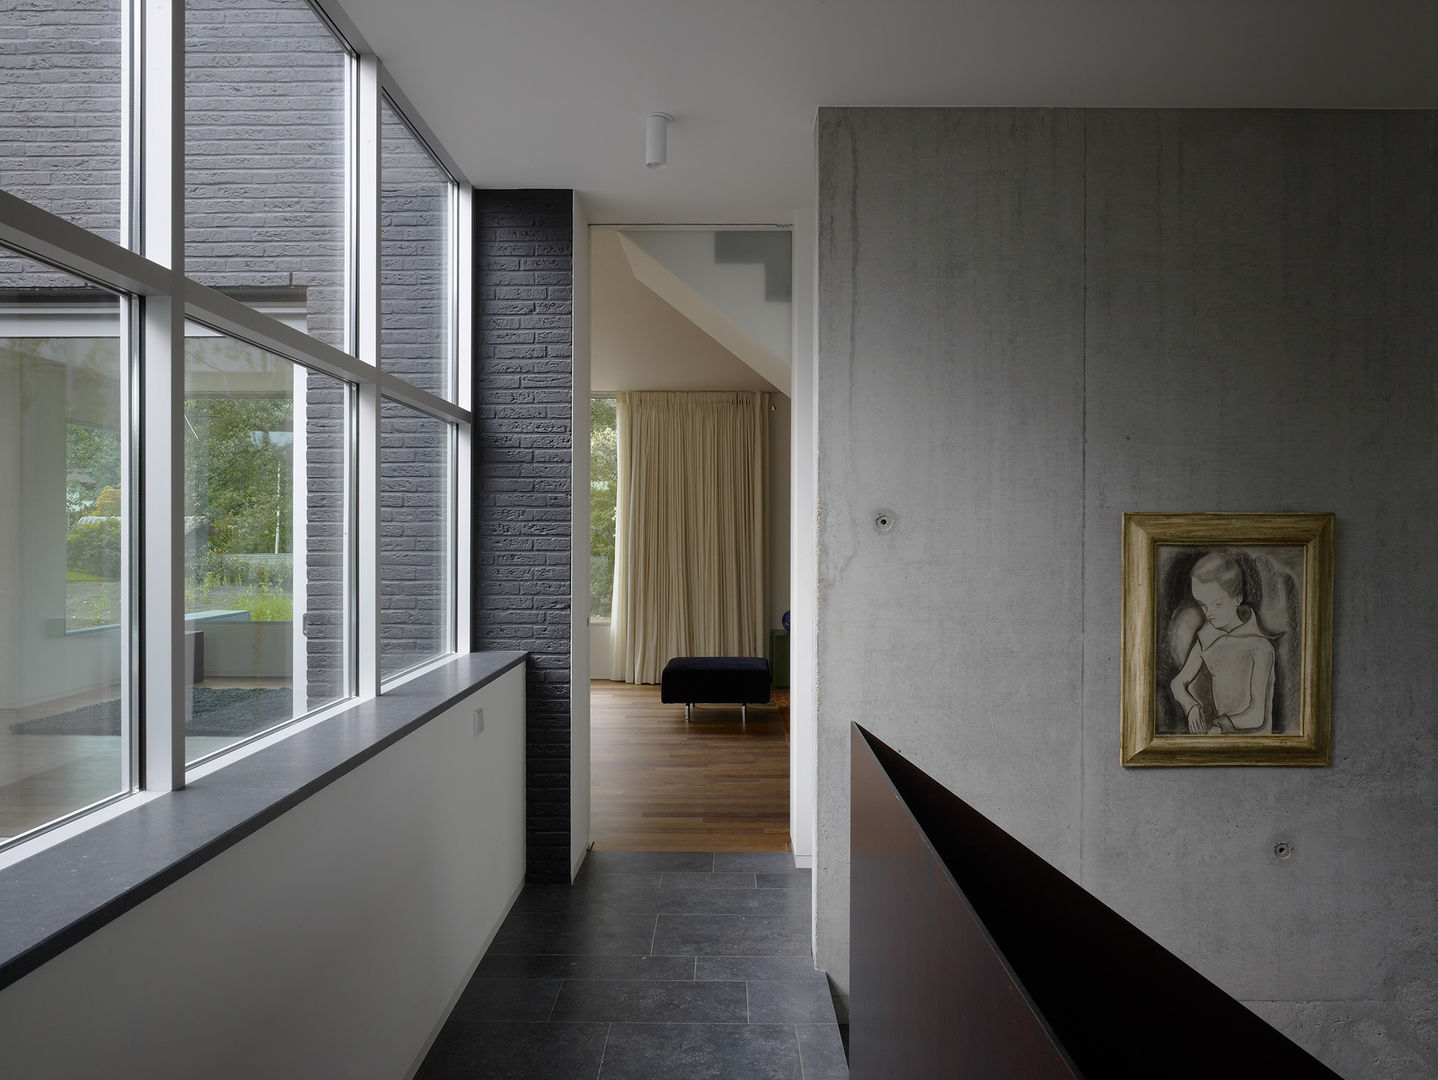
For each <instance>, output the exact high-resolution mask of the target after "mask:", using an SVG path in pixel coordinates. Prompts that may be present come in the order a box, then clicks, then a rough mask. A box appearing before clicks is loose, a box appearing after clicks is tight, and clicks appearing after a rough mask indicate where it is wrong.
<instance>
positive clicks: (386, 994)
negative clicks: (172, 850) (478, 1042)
mask: <svg viewBox="0 0 1438 1080" xmlns="http://www.w3.org/2000/svg"><path fill="white" fill-rule="evenodd" d="M476 707H483V708H484V710H485V727H484V732H483V733H482V734H481V735H479V736H477V737H476V736H475V735H474V733H473V721H472V716H473V710H474V709H475V708H476ZM523 760H524V675H523V673H522V672H521V671H520V670H518V669H515V670H512V671H510V672H508V673H506V674H505V675H503V676H501V677H500V678H499V679H496V680H495V681H494V682H492V683H490V684H489V685H488V686H485V687H484V688H483V689H481V690H479V691H478V692H477V693H476V694H474V695H472V696H471V697H470V698H468V699H467V700H466V701H464V702H463V703H461V704H459V705H456V706H455V707H454V708H452V709H450V710H449V711H448V712H446V713H444V714H443V715H442V716H439V717H437V718H435V719H434V720H432V721H431V722H430V723H429V724H427V725H426V726H424V727H423V728H421V729H420V730H418V731H416V732H415V733H413V734H412V735H409V736H408V737H406V738H404V739H402V740H400V741H399V742H398V743H396V744H395V745H394V746H392V747H390V748H389V749H387V750H386V751H384V752H383V753H382V754H380V755H378V756H377V757H375V758H372V759H371V760H369V761H367V762H365V763H364V764H363V765H361V766H359V767H358V768H357V769H355V770H354V771H353V772H351V773H349V774H348V775H346V776H344V777H343V778H341V779H340V780H338V781H336V782H335V783H334V784H332V785H330V786H329V787H328V788H326V789H324V790H323V791H321V792H319V793H317V794H316V795H314V796H312V797H311V798H309V799H307V800H306V801H305V802H303V803H301V804H300V805H299V806H298V807H296V808H295V809H293V810H291V811H290V812H289V813H286V814H284V815H283V816H281V817H280V818H278V819H277V820H275V821H274V822H272V823H271V824H269V825H267V826H265V827H264V828H262V829H260V830H259V831H258V832H256V833H254V834H253V835H252V836H249V837H247V838H246V839H245V840H242V841H241V842H240V843H238V844H236V845H235V846H234V847H233V848H231V849H229V850H228V851H226V852H224V853H223V854H221V855H219V856H217V857H216V858H215V859H213V860H211V861H210V862H208V863H206V864H205V865H204V866H201V867H200V868H198V869H197V870H195V871H193V872H192V873H190V874H188V875H186V876H185V877H183V878H181V879H180V880H179V881H177V882H175V883H174V884H173V885H171V886H169V887H168V888H166V889H164V890H163V891H161V892H160V893H158V894H157V895H156V896H154V897H152V898H151V899H150V900H147V901H146V902H144V903H142V904H141V905H140V906H138V907H136V908H134V909H133V910H131V911H129V912H127V913H126V914H124V915H122V916H121V917H120V918H118V919H117V920H115V921H114V922H113V923H110V924H109V925H107V926H105V927H103V928H102V929H100V930H98V931H96V932H95V933H94V934H92V935H91V936H90V937H88V938H86V939H85V940H84V941H81V942H80V943H79V944H77V945H74V946H73V947H71V948H70V949H67V950H66V951H65V952H63V953H61V954H60V955H59V956H58V957H56V958H55V959H53V960H51V961H50V962H48V963H46V964H45V965H43V966H42V967H40V968H38V969H36V970H35V971H33V972H31V973H30V974H29V975H26V976H25V977H24V978H22V979H20V980H19V981H18V982H16V983H14V984H13V985H11V986H9V987H7V988H6V989H5V990H4V991H0V1044H3V1045H4V1047H5V1054H4V1064H3V1065H0V1072H3V1073H4V1075H6V1076H35V1077H40V1076H43V1077H46V1078H47V1080H72V1078H73V1080H81V1078H91V1077H96V1076H113V1077H116V1078H117V1080H128V1078H132V1077H133V1078H140V1077H143V1078H145V1080H165V1078H170V1077H174V1078H180V1077H193V1076H195V1075H197V1074H203V1075H205V1076H208V1077H216V1078H230V1077H233V1078H235V1080H242V1078H251V1077H257V1076H266V1077H296V1078H299V1077H306V1078H308V1077H318V1076H326V1077H330V1076H333V1077H341V1076H342V1077H347V1078H352V1080H360V1078H364V1077H373V1078H375V1080H395V1078H397V1077H401V1076H406V1075H410V1074H411V1073H412V1072H413V1070H414V1069H415V1067H417V1065H418V1063H419V1060H420V1058H421V1056H422V1055H423V1053H424V1052H425V1050H426V1049H427V1048H428V1046H429V1044H430V1042H431V1041H432V1040H433V1037H434V1035H435V1034H436V1033H437V1032H438V1030H439V1025H440V1023H441V1022H442V1021H443V1019H444V1017H445V1016H446V1015H447V1013H448V1011H449V1009H450V1008H451V1007H452V1005H453V1004H454V1002H455V1001H456V1000H457V998H458V996H459V992H460V990H462V989H463V987H464V985H465V983H466V981H467V980H468V978H469V975H470V973H471V972H472V971H473V969H474V966H475V965H476V964H477V963H478V962H479V958H480V956H481V955H482V954H483V952H484V949H485V948H486V947H487V946H488V944H489V942H490V940H491V939H492V938H493V936H494V933H495V931H496V930H498V928H499V925H500V923H501V922H502V921H503V919H504V916H505V914H506V913H507V912H508V909H509V906H510V904H511V903H512V902H513V900H514V897H515V896H516V895H517V894H518V891H519V888H520V885H521V883H522V881H523V876H524V781H523V777H524V772H523ZM137 989H141V990H142V992H137Z"/></svg>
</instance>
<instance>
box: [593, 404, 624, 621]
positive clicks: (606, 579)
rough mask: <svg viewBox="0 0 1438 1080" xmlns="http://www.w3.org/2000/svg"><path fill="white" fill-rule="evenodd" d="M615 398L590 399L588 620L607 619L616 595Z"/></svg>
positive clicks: (616, 467) (616, 469)
mask: <svg viewBox="0 0 1438 1080" xmlns="http://www.w3.org/2000/svg"><path fill="white" fill-rule="evenodd" d="M614 408H615V400H614V398H612V397H603V398H590V399H589V621H590V622H608V621H609V618H610V608H611V606H612V604H611V601H612V599H613V596H614V500H615V497H616V496H617V494H618V491H619V483H618V481H619V453H618V444H617V443H616V442H615V432H614Z"/></svg>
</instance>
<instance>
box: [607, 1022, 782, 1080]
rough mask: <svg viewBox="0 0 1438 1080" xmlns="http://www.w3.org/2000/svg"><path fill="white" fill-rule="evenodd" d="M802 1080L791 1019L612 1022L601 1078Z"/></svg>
mask: <svg viewBox="0 0 1438 1080" xmlns="http://www.w3.org/2000/svg"><path fill="white" fill-rule="evenodd" d="M681 1077H682V1078H683V1080H801V1078H802V1073H801V1071H800V1065H799V1041H798V1038H797V1037H796V1035H795V1033H794V1028H793V1027H792V1026H791V1025H788V1024H612V1025H611V1026H610V1028H609V1042H608V1045H607V1046H606V1047H605V1050H604V1065H603V1067H602V1068H601V1069H600V1071H599V1080H676V1078H681Z"/></svg>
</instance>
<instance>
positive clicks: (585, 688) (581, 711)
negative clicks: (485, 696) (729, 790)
mask: <svg viewBox="0 0 1438 1080" xmlns="http://www.w3.org/2000/svg"><path fill="white" fill-rule="evenodd" d="M571 265H572V266H573V267H574V286H573V288H574V300H573V303H574V310H573V315H572V316H571V318H572V319H573V343H572V346H571V347H572V349H573V357H574V382H573V394H572V399H573V402H574V453H573V455H572V457H573V460H574V478H573V483H572V485H571V486H570V491H572V492H573V493H574V495H573V498H572V499H571V500H570V507H571V512H572V513H573V518H572V527H571V529H570V547H569V556H570V568H571V569H570V584H569V596H570V600H571V603H570V606H569V620H570V622H569V872H570V876H571V877H572V876H573V875H574V874H575V873H576V872H578V870H579V864H580V863H582V862H583V861H584V852H585V851H586V849H588V847H589V680H590V678H592V675H591V674H590V662H591V661H590V655H591V649H592V642H591V640H590V635H589V464H590V463H589V452H588V451H589V380H590V314H589V312H590V306H589V303H590V298H589V219H588V217H586V216H585V211H584V203H583V200H581V199H580V198H579V196H578V195H576V196H575V197H574V253H573V259H572V263H571Z"/></svg>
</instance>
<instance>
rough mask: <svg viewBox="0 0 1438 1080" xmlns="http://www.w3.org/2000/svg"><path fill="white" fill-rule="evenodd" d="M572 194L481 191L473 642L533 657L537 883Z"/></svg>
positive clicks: (559, 634)
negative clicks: (525, 653) (526, 652)
mask: <svg viewBox="0 0 1438 1080" xmlns="http://www.w3.org/2000/svg"><path fill="white" fill-rule="evenodd" d="M572 202H573V199H572V194H571V193H570V192H568V191H477V192H475V223H476V229H477V238H476V250H475V258H476V265H475V282H476V286H475V287H476V291H477V294H478V303H477V305H476V308H477V311H476V316H477V330H476V339H477V346H476V356H475V365H476V366H475V379H474V417H475V432H474V438H475V468H474V494H473V498H474V589H475V602H474V647H475V648H476V649H528V650H529V652H530V662H529V669H528V680H527V688H528V695H529V699H528V718H527V719H528V740H527V754H526V759H527V768H526V775H525V780H526V783H527V786H528V815H527V816H528V851H529V858H528V879H529V880H530V881H531V882H563V883H567V882H568V881H569V779H570V777H569V729H570V712H569V693H570V687H569V682H570V680H569V654H570V629H569V627H570V623H569V617H570V613H569V608H570V543H571V532H572V529H571V502H572V492H571V490H570V485H571V478H572V475H573V471H572V464H573V455H574V428H573V408H574V406H573V378H574V359H573V294H574V265H573V262H574V259H573V256H574V249H573V228H574V221H573V212H572Z"/></svg>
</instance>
